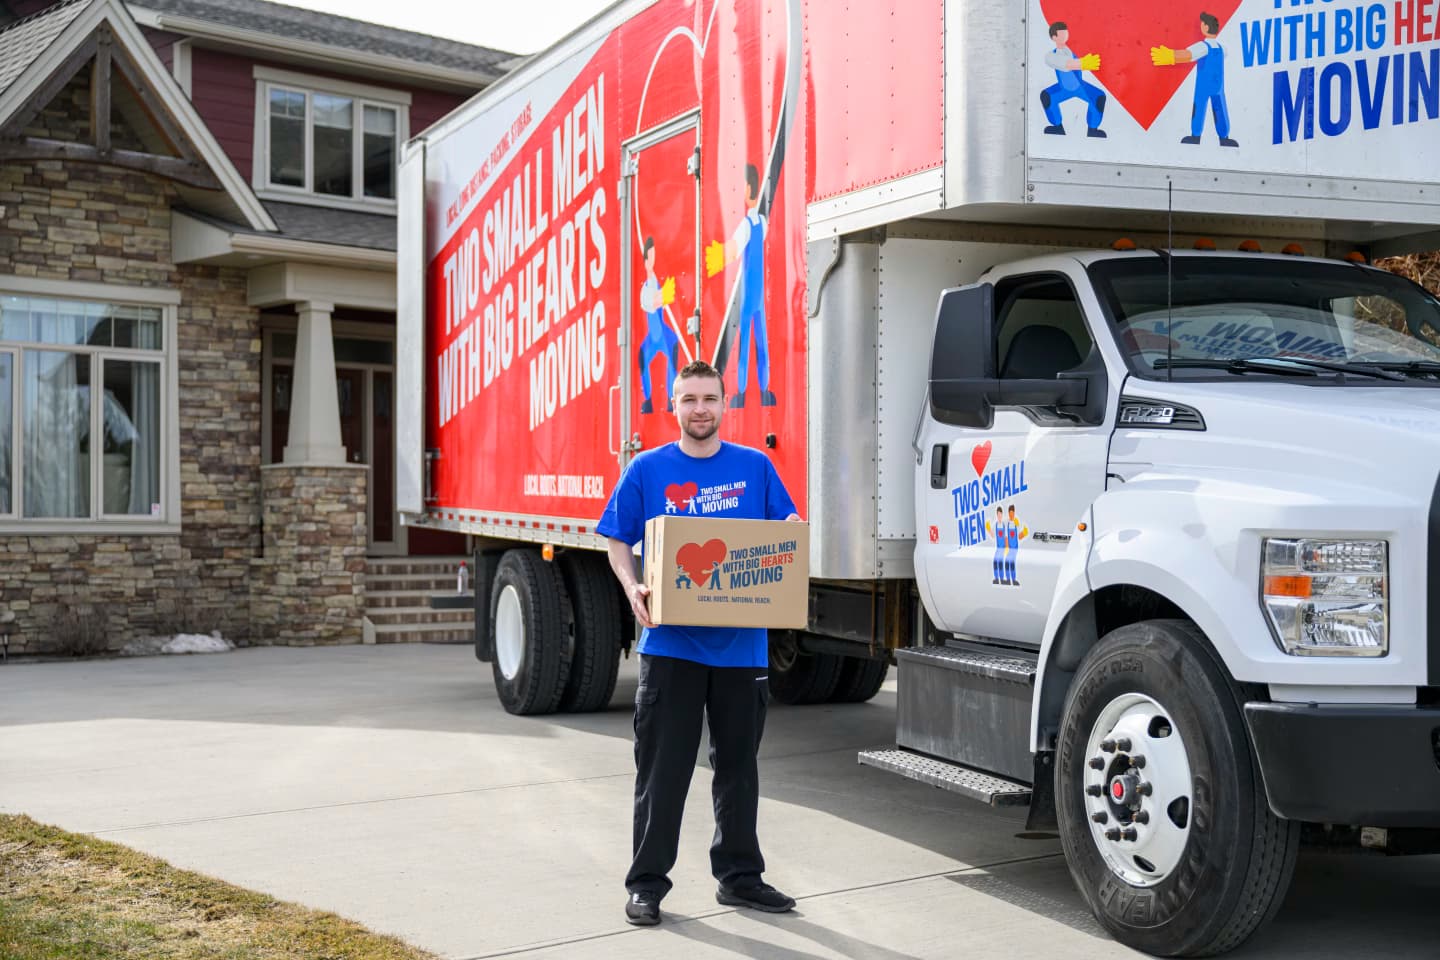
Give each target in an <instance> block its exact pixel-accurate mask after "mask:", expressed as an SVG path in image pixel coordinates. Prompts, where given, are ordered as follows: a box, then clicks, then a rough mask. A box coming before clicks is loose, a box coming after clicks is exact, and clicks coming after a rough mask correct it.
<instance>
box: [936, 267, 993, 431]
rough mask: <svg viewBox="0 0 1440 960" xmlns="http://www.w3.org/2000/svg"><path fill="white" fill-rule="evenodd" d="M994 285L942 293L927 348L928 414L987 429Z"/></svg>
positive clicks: (990, 408) (990, 409) (990, 417)
mask: <svg viewBox="0 0 1440 960" xmlns="http://www.w3.org/2000/svg"><path fill="white" fill-rule="evenodd" d="M995 377H996V359H995V288H994V287H993V286H992V285H991V284H988V283H980V284H975V285H974V286H969V287H958V288H956V289H954V290H946V291H945V292H944V293H942V294H940V305H939V308H938V309H937V311H936V317H935V342H934V345H933V347H932V348H931V352H930V415H931V416H932V417H934V418H935V419H936V420H938V421H940V422H941V423H948V424H951V425H953V426H959V427H976V428H979V429H986V428H988V427H989V426H990V425H991V424H992V423H993V422H994V419H995V408H994V406H993V405H992V403H991V398H990V393H991V391H990V390H987V389H985V387H986V386H987V385H992V384H993V382H994V380H995Z"/></svg>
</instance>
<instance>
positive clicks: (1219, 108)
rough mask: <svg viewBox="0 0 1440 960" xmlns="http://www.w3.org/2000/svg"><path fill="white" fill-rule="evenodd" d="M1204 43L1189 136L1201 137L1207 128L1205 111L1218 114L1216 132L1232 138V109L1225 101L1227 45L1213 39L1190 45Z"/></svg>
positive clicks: (1194, 50)
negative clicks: (1213, 41) (1225, 46)
mask: <svg viewBox="0 0 1440 960" xmlns="http://www.w3.org/2000/svg"><path fill="white" fill-rule="evenodd" d="M1201 45H1203V46H1204V47H1205V53H1204V55H1203V56H1200V57H1197V58H1196V59H1197V60H1198V61H1199V62H1198V63H1196V65H1195V106H1194V107H1193V108H1191V113H1190V136H1192V137H1194V138H1196V139H1197V140H1198V139H1199V138H1200V134H1201V133H1203V132H1204V130H1205V111H1206V109H1207V108H1208V109H1210V110H1211V111H1213V112H1214V114H1215V132H1216V133H1217V134H1218V135H1219V136H1220V139H1221V140H1228V139H1230V108H1229V107H1228V106H1226V104H1225V48H1224V47H1222V46H1220V44H1218V43H1212V42H1211V41H1210V40H1208V39H1206V40H1202V41H1200V43H1197V44H1196V45H1195V47H1192V48H1191V51H1192V56H1193V55H1194V53H1196V52H1198V50H1197V49H1196V48H1198V47H1200V46H1201Z"/></svg>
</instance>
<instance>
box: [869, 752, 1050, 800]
mask: <svg viewBox="0 0 1440 960" xmlns="http://www.w3.org/2000/svg"><path fill="white" fill-rule="evenodd" d="M860 763H861V764H863V765H864V766H867V767H876V768H878V769H881V770H887V771H889V772H890V773H898V774H900V776H902V777H907V778H909V779H911V780H918V781H919V782H921V783H928V784H930V786H932V787H939V788H940V789H941V790H949V791H950V792H951V793H958V794H961V795H962V796H966V797H969V798H970V799H971V800H979V801H980V802H982V803H988V804H989V805H990V806H992V807H1027V806H1029V805H1030V788H1029V787H1028V786H1026V785H1025V784H1023V783H1016V782H1015V781H1013V780H1006V779H1004V778H1002V777H997V776H993V775H992V774H988V773H981V772H980V771H979V770H972V769H970V768H969V767H962V766H960V765H959V764H955V763H947V762H946V761H944V760H937V759H935V758H934V757H927V756H925V755H924V754H923V753H915V752H914V751H911V750H905V749H902V748H897V747H876V748H875V749H873V750H861V751H860Z"/></svg>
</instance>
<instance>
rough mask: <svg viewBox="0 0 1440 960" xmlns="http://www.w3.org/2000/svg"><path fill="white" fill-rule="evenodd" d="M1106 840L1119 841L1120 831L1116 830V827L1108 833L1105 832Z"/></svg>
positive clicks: (1107, 831)
mask: <svg viewBox="0 0 1440 960" xmlns="http://www.w3.org/2000/svg"><path fill="white" fill-rule="evenodd" d="M1105 839H1106V840H1119V839H1120V831H1119V830H1118V829H1116V828H1115V827H1111V828H1110V829H1109V830H1106V831H1105Z"/></svg>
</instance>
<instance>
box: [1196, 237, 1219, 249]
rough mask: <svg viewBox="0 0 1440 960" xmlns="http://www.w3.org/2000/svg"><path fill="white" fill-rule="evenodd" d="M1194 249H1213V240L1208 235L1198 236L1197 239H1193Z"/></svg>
mask: <svg viewBox="0 0 1440 960" xmlns="http://www.w3.org/2000/svg"><path fill="white" fill-rule="evenodd" d="M1195 249H1196V250H1214V249H1215V241H1214V240H1211V239H1210V238H1209V237H1200V238H1199V239H1197V240H1196V241H1195Z"/></svg>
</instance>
